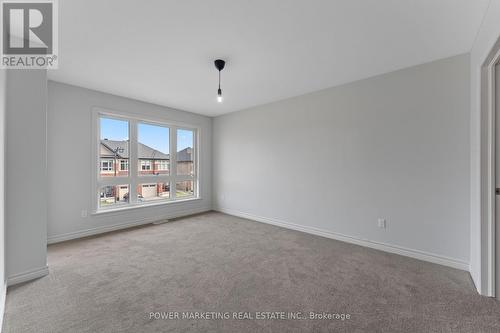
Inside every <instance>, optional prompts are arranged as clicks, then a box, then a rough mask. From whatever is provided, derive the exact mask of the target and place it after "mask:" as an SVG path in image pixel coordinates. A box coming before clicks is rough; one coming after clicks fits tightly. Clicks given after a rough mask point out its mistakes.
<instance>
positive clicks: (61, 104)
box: [48, 81, 212, 242]
mask: <svg viewBox="0 0 500 333" xmlns="http://www.w3.org/2000/svg"><path fill="white" fill-rule="evenodd" d="M48 91H49V107H48V170H49V174H48V182H49V184H48V201H49V203H48V239H49V242H53V241H61V240H65V239H70V238H77V237H81V236H84V235H88V234H93V233H96V232H102V231H109V230H112V229H115V228H119V227H123V226H127V225H130V224H133V223H144V222H145V221H154V220H158V219H161V218H168V217H176V216H181V215H187V214H191V213H196V212H200V211H206V210H210V209H211V207H212V201H211V193H212V192H211V186H212V184H211V174H212V169H211V168H212V159H211V156H212V152H211V141H212V133H211V130H212V119H211V118H209V117H205V116H200V115H196V114H193V113H189V112H185V111H178V110H174V109H170V108H166V107H162V106H158V105H153V104H149V103H144V102H139V101H136V100H132V99H128V98H124V97H119V96H115V95H110V94H105V93H101V92H97V91H92V90H88V89H83V88H79V87H75V86H70V85H66V84H62V83H58V82H53V81H49V83H48ZM92 107H102V108H106V109H111V110H117V111H128V112H140V113H142V114H144V115H145V116H146V117H147V116H151V117H154V116H162V117H168V119H170V120H172V121H175V122H183V123H189V124H193V125H196V126H200V127H201V131H200V136H201V137H200V154H201V156H200V175H199V176H200V191H201V198H202V199H201V200H197V201H192V202H182V203H181V202H179V203H172V204H168V205H162V206H155V207H147V208H137V209H133V210H127V211H123V212H113V213H106V214H100V215H92V214H91V210H92V204H91V191H92V185H91V184H92V177H94V176H95V175H94V170H93V169H92V163H90V162H89V161H91V160H92V156H91V154H92V153H91V147H92V146H91V143H92V137H91V133H92V113H91V109H92ZM82 210H87V211H88V217H82V215H81V212H82Z"/></svg>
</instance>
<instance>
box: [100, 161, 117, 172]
mask: <svg viewBox="0 0 500 333" xmlns="http://www.w3.org/2000/svg"><path fill="white" fill-rule="evenodd" d="M103 163H107V165H108V167H107V169H106V170H104V169H103V166H102V165H103ZM109 163H111V166H110V164H109ZM99 164H100V165H99V167H100V168H99V170H100V171H101V172H102V171H104V172H105V171H114V170H115V160H113V159H110V158H103V159H102V160H99ZM110 168H111V169H110Z"/></svg>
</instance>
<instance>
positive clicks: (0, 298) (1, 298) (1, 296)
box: [0, 282, 7, 333]
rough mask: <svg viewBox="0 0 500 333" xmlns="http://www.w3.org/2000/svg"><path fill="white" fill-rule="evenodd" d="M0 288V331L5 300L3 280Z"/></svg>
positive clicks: (5, 290)
mask: <svg viewBox="0 0 500 333" xmlns="http://www.w3.org/2000/svg"><path fill="white" fill-rule="evenodd" d="M0 288H2V290H1V291H0V293H1V294H0V333H1V332H2V328H3V317H4V315H5V300H6V299H7V283H6V282H4V284H3V286H2V287H0Z"/></svg>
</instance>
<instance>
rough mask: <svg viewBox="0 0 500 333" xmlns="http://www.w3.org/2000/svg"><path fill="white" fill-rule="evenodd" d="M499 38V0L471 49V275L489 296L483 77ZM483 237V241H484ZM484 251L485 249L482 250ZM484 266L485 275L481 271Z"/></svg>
mask: <svg viewBox="0 0 500 333" xmlns="http://www.w3.org/2000/svg"><path fill="white" fill-rule="evenodd" d="M499 37H500V1H491V3H490V6H489V8H488V11H487V13H486V15H485V17H484V19H483V23H482V25H481V28H480V30H479V32H478V34H477V37H476V41H475V42H474V46H473V48H472V50H471V55H470V62H471V66H470V67H471V87H470V89H471V131H470V133H471V139H470V140H471V198H470V200H471V218H470V219H471V230H470V238H471V240H470V242H471V254H470V257H471V265H470V266H471V267H470V271H471V275H472V279H473V280H474V283H475V284H476V288H477V290H478V291H479V292H480V293H482V294H484V295H486V294H487V285H486V278H487V275H486V274H485V273H486V267H487V265H486V263H485V262H484V263H483V265H481V260H483V261H484V260H485V259H486V256H481V246H483V251H486V245H487V242H486V239H485V237H486V234H485V233H484V232H483V235H482V233H481V211H480V114H481V112H480V111H481V105H480V101H481V98H480V82H481V80H480V77H481V66H482V65H483V62H484V61H485V60H486V57H487V56H488V54H489V53H490V50H491V48H492V47H493V45H494V44H495V42H496V41H497V39H498V38H499ZM481 237H483V238H484V241H483V242H481ZM483 253H484V252H483ZM481 266H483V274H481Z"/></svg>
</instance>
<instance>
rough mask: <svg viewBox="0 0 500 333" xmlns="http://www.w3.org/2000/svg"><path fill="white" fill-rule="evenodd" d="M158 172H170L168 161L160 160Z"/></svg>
mask: <svg viewBox="0 0 500 333" xmlns="http://www.w3.org/2000/svg"><path fill="white" fill-rule="evenodd" d="M157 165H158V169H157V170H158V171H168V170H169V165H168V161H167V160H159V161H158V163H157Z"/></svg>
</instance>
